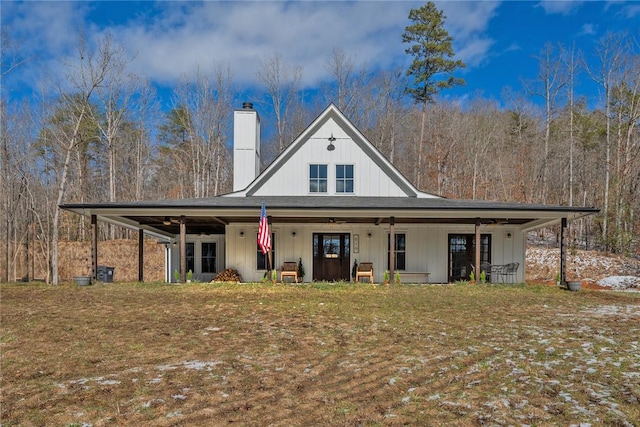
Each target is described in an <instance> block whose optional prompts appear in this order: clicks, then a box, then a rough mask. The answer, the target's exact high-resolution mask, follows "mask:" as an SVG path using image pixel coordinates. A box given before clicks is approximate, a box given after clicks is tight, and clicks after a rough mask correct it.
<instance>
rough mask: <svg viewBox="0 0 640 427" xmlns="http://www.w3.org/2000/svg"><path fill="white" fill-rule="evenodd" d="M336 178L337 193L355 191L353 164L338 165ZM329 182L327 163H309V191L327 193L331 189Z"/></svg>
mask: <svg viewBox="0 0 640 427" xmlns="http://www.w3.org/2000/svg"><path fill="white" fill-rule="evenodd" d="M335 179H336V181H335V182H336V186H335V192H336V194H344V193H353V192H354V181H355V179H354V173H353V165H336V172H335ZM328 182H329V176H328V166H327V165H320V164H313V165H309V193H327V192H328V191H329V189H328Z"/></svg>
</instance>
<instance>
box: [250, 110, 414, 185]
mask: <svg viewBox="0 0 640 427" xmlns="http://www.w3.org/2000/svg"><path fill="white" fill-rule="evenodd" d="M326 135H333V136H334V137H335V138H336V140H335V141H334V142H333V145H334V146H335V149H334V150H333V151H329V150H327V146H328V145H329V141H328V139H327V136H326ZM311 164H326V165H327V186H328V188H327V193H313V195H319V196H321V195H325V194H326V195H336V192H335V185H336V165H353V166H354V193H347V194H349V195H357V196H382V197H385V196H391V197H398V196H405V195H406V194H405V192H404V191H403V190H402V189H401V188H400V187H399V186H398V185H397V184H396V183H394V182H393V181H392V180H391V179H390V178H389V176H387V175H386V174H385V173H384V171H383V170H381V168H380V167H379V166H378V165H377V164H376V163H375V162H374V160H373V159H372V158H371V157H369V156H368V155H367V154H366V153H365V152H364V151H363V150H362V149H361V148H360V147H359V146H358V145H357V144H356V143H355V142H354V141H353V140H352V139H351V138H350V137H349V136H348V135H347V134H346V133H345V132H344V131H342V129H341V128H340V127H339V126H338V125H337V124H336V123H335V122H334V121H333V120H328V121H327V123H325V124H324V125H323V126H322V127H320V128H319V129H318V131H317V132H316V133H315V134H314V135H312V136H311V137H310V138H309V140H308V141H306V142H305V143H304V144H303V145H302V146H301V147H300V148H299V149H298V150H296V151H295V152H294V153H293V154H292V155H291V157H290V158H288V159H287V161H286V163H285V164H283V165H282V167H280V168H278V169H277V170H275V171H274V172H273V175H271V176H270V177H269V180H268V181H267V182H266V183H265V184H264V185H262V186H261V187H260V188H258V189H257V190H256V192H255V194H254V196H308V195H310V193H309V165H311Z"/></svg>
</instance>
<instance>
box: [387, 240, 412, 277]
mask: <svg viewBox="0 0 640 427" xmlns="http://www.w3.org/2000/svg"><path fill="white" fill-rule="evenodd" d="M395 238H396V244H395V261H396V262H395V268H394V270H405V269H406V265H407V237H406V235H405V234H402V233H398V234H395ZM390 240H391V235H389V234H387V270H391V263H390V262H389V259H390V253H389V250H390V247H391V245H390V244H389V241H390Z"/></svg>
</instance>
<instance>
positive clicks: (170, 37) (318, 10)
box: [0, 1, 640, 104]
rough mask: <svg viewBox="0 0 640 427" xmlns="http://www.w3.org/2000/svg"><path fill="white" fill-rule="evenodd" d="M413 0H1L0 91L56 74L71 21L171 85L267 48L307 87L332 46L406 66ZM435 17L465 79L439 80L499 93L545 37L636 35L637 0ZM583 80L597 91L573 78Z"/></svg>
mask: <svg viewBox="0 0 640 427" xmlns="http://www.w3.org/2000/svg"><path fill="white" fill-rule="evenodd" d="M422 4H424V2H413V1H354V2H346V1H322V2H321V1H289V2H285V1H235V2H231V1H204V2H196V1H159V2H154V1H139V2H134V1H97V2H95V1H94V2H88V1H25V2H15V1H2V3H1V4H0V7H1V17H2V28H3V31H4V32H5V34H6V35H7V36H8V37H3V40H2V43H3V44H5V47H6V46H9V45H11V46H14V47H18V48H19V55H20V58H21V59H23V60H24V63H23V64H22V65H21V67H20V68H19V70H18V71H14V72H12V73H10V74H9V75H8V76H6V77H5V78H4V81H3V82H2V86H3V87H2V95H3V97H4V98H5V99H7V97H8V98H18V97H21V96H25V95H26V96H29V93H31V92H30V91H37V90H38V88H39V87H40V86H41V85H42V82H44V81H48V80H49V79H50V78H51V76H53V79H55V78H56V77H57V78H61V77H62V76H63V75H64V72H65V68H64V62H65V58H68V57H69V56H70V55H72V54H73V52H74V47H75V46H76V43H77V40H78V32H79V31H81V30H83V31H84V32H85V34H86V35H87V37H88V39H89V40H97V39H98V38H99V37H100V36H101V35H103V34H104V33H105V32H107V31H110V32H112V33H113V34H114V35H115V37H116V39H117V40H119V41H120V42H121V43H123V44H124V45H126V46H127V49H128V50H129V51H130V52H131V54H133V55H135V60H134V61H133V62H132V63H131V64H130V66H131V71H133V72H135V73H137V74H139V75H141V76H144V77H147V78H149V79H151V81H153V82H154V83H156V84H157V85H158V86H160V87H164V88H171V87H172V86H173V85H174V84H176V82H178V81H179V79H180V78H181V76H184V75H187V76H188V75H189V74H190V73H193V71H194V70H195V68H196V67H200V68H201V69H207V68H208V67H211V66H212V65H213V64H216V63H222V64H225V65H229V66H230V67H231V70H232V74H233V80H234V82H235V83H236V85H237V87H238V88H242V89H246V90H248V91H251V87H252V86H253V85H255V82H256V69H257V66H258V64H259V62H260V59H261V58H263V57H265V56H267V55H272V54H273V53H274V52H279V53H280V54H281V55H282V56H283V58H284V59H285V61H286V62H287V63H288V64H290V65H299V66H301V67H302V68H303V83H304V86H305V87H306V88H307V89H309V90H313V89H314V88H317V86H318V85H320V84H321V83H322V82H323V81H326V80H327V79H328V78H329V72H328V70H327V67H326V62H327V58H328V57H329V56H330V55H331V52H332V50H333V49H334V48H340V49H342V50H343V51H344V52H345V53H346V54H347V55H348V56H349V57H351V58H352V59H353V60H354V61H355V62H356V63H357V64H358V65H360V64H367V67H368V68H369V69H371V70H377V69H392V68H396V67H401V68H403V69H406V67H407V65H408V64H409V63H410V58H409V57H408V55H406V54H405V53H404V49H405V46H404V45H403V44H402V42H401V34H402V32H403V31H404V28H405V27H406V26H407V25H409V24H410V22H409V21H408V18H407V16H408V14H409V10H410V9H411V8H416V7H419V6H421V5H422ZM436 5H437V6H438V8H440V9H442V10H443V11H444V13H445V15H446V23H445V28H446V29H447V30H448V31H449V33H450V35H451V36H452V37H453V38H454V49H455V51H456V53H457V57H458V58H459V59H462V60H463V61H464V62H465V63H466V64H467V67H466V69H464V70H463V71H461V72H459V73H458V74H459V75H460V76H461V77H463V78H464V79H465V80H466V82H467V85H466V86H464V87H459V88H456V89H455V90H451V91H448V92H446V94H445V96H446V97H447V98H449V99H459V100H464V99H468V98H472V97H474V96H477V95H478V94H481V95H482V96H484V97H493V98H496V99H497V98H500V94H501V92H502V90H503V88H504V87H507V86H509V87H511V88H513V89H514V90H516V91H519V90H521V89H522V84H521V82H522V80H523V79H525V80H531V79H535V77H536V75H537V72H538V60H537V59H535V58H534V57H535V56H536V55H539V54H540V52H541V51H542V49H543V48H544V45H545V43H552V44H554V45H557V44H559V43H562V44H563V45H565V46H567V47H570V46H571V45H572V44H573V43H575V45H576V47H577V48H579V49H582V50H584V51H585V52H586V53H587V58H588V59H589V60H591V59H592V58H591V57H590V55H592V54H593V49H594V46H595V43H596V42H597V40H599V39H600V38H601V37H603V36H604V35H605V34H606V33H607V32H619V31H629V32H630V33H632V34H635V36H636V37H640V31H639V27H640V25H639V23H640V2H624V1H502V2H501V1H495V2H493V1H472V2H469V1H444V2H436ZM583 84H584V85H585V87H584V89H583V91H584V92H588V93H590V94H591V96H592V97H593V98H594V99H592V100H591V103H592V104H595V98H596V97H597V93H596V92H593V87H592V88H590V89H588V86H589V83H588V82H587V79H585V78H583Z"/></svg>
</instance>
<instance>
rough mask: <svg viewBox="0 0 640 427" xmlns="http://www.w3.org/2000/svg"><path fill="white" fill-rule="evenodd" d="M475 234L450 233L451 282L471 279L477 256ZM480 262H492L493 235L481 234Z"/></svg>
mask: <svg viewBox="0 0 640 427" xmlns="http://www.w3.org/2000/svg"><path fill="white" fill-rule="evenodd" d="M475 240H476V236H475V234H449V278H448V280H449V282H451V283H452V282H457V281H460V280H469V278H470V275H471V272H472V271H473V268H472V266H474V265H475V258H476V246H475ZM480 263H491V235H490V234H482V235H481V236H480Z"/></svg>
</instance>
